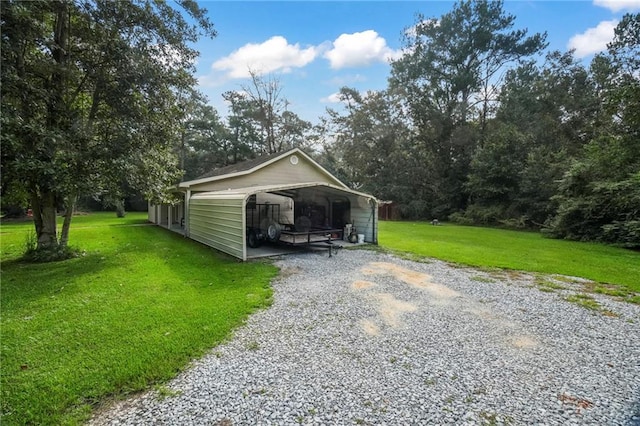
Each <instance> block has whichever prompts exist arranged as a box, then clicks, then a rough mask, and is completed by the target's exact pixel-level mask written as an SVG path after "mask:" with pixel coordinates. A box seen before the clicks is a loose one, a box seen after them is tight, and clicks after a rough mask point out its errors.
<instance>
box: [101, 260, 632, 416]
mask: <svg viewBox="0 0 640 426" xmlns="http://www.w3.org/2000/svg"><path fill="white" fill-rule="evenodd" d="M276 265H277V266H278V267H280V268H281V271H282V273H281V275H280V277H279V278H278V279H277V280H276V281H274V283H273V289H274V300H273V305H272V306H271V307H269V308H268V309H264V310H262V311H259V312H257V313H255V314H254V315H252V316H251V317H250V318H249V319H248V321H247V323H246V324H245V325H244V326H242V327H241V328H239V329H237V330H236V331H235V333H234V335H233V337H232V338H231V339H230V340H228V341H227V342H225V343H224V344H222V345H220V346H218V347H216V348H214V349H213V350H212V351H211V352H210V353H209V354H208V355H206V356H204V357H203V358H201V359H199V360H196V361H194V362H193V365H192V366H191V367H190V368H189V369H187V370H186V371H185V372H183V373H182V374H180V375H179V376H178V377H177V378H175V379H174V380H173V381H171V382H170V383H168V384H167V387H168V388H169V389H170V390H171V391H172V392H175V395H173V394H172V396H169V397H161V396H160V395H159V394H158V393H157V392H156V391H149V392H147V393H144V394H142V395H138V396H136V397H133V398H131V399H129V400H127V401H123V402H120V403H116V404H114V405H113V406H111V407H107V408H105V409H103V410H100V411H99V412H98V413H96V415H95V416H94V417H93V418H92V419H91V421H90V422H89V424H91V425H114V424H117V425H148V424H153V425H217V426H229V425H291V424H305V425H319V424H332V425H333V424H336V425H343V424H344V425H347V424H363V425H405V424H406V425H418V424H456V425H458V424H462V425H481V424H511V425H535V424H540V425H561V424H581V425H605V424H606V425H640V343H639V342H640V306H638V305H633V304H628V303H624V302H620V301H618V300H616V299H614V298H611V297H608V296H604V295H593V298H594V299H595V300H596V301H597V302H598V303H600V305H601V306H602V307H603V309H606V310H608V311H609V312H607V313H606V314H605V311H594V310H589V309H586V308H584V307H581V306H578V305H576V304H574V303H570V302H569V301H567V300H565V298H566V297H567V296H569V295H571V294H576V292H578V291H580V289H581V286H582V284H581V282H580V281H579V280H577V279H576V280H571V282H566V281H567V280H562V281H558V283H559V285H562V287H563V288H560V289H555V288H554V289H553V291H549V290H548V289H546V290H547V291H540V286H539V285H537V284H536V277H534V276H532V275H528V274H524V273H506V272H495V273H490V272H486V271H479V270H476V269H473V268H462V267H459V266H452V265H449V264H447V263H444V262H440V261H435V260H432V261H428V262H414V261H409V260H406V259H401V258H398V257H395V256H392V255H389V254H383V253H378V252H375V251H368V250H342V251H341V252H340V253H339V254H338V255H336V256H334V257H331V258H329V257H328V256H327V254H326V252H309V253H302V254H297V255H289V256H286V257H282V258H280V259H278V260H276Z"/></svg>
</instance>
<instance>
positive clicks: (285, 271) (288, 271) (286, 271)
mask: <svg viewBox="0 0 640 426" xmlns="http://www.w3.org/2000/svg"><path fill="white" fill-rule="evenodd" d="M300 272H302V270H301V269H300V268H297V267H293V268H281V269H280V275H279V276H278V278H279V279H281V280H284V279H285V278H289V277H291V276H293V275H297V274H299V273H300Z"/></svg>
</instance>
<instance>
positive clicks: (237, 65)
mask: <svg viewBox="0 0 640 426" xmlns="http://www.w3.org/2000/svg"><path fill="white" fill-rule="evenodd" d="M318 53H319V52H318V49H317V48H316V47H313V46H311V47H308V48H306V49H303V48H301V47H300V45H299V44H298V43H296V44H289V42H288V41H287V39H286V38H284V37H282V36H274V37H271V38H270V39H269V40H267V41H265V42H263V43H260V44H254V43H248V44H245V45H244V46H242V47H241V48H239V49H238V50H236V51H234V52H232V53H231V54H230V55H229V56H226V57H224V58H222V59H218V60H217V61H215V62H214V63H213V65H211V68H212V69H213V70H214V71H226V72H227V76H228V77H229V78H247V77H249V70H251V71H255V72H257V73H258V74H267V73H270V72H274V71H280V72H285V73H287V72H291V70H292V69H293V68H301V67H304V66H305V65H307V64H308V63H310V62H312V61H313V60H314V59H315V58H316V56H317V55H318Z"/></svg>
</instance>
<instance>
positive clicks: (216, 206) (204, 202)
mask: <svg viewBox="0 0 640 426" xmlns="http://www.w3.org/2000/svg"><path fill="white" fill-rule="evenodd" d="M188 212H189V237H190V238H193V239H194V240H196V241H199V242H201V243H203V244H206V245H208V246H210V247H213V248H215V249H217V250H220V251H222V252H224V253H227V254H230V255H231V256H234V257H237V258H239V259H244V256H245V255H244V235H245V224H244V217H243V200H242V199H206V198H200V199H198V198H193V197H192V198H191V200H190V201H189V209H188Z"/></svg>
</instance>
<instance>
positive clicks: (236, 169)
mask: <svg viewBox="0 0 640 426" xmlns="http://www.w3.org/2000/svg"><path fill="white" fill-rule="evenodd" d="M292 154H297V155H300V156H302V157H304V158H305V159H306V160H308V161H309V162H310V163H311V164H313V166H314V167H316V168H317V169H318V170H319V171H320V172H322V173H324V174H326V175H327V176H328V177H330V178H331V180H333V181H335V182H336V183H337V184H338V186H341V187H343V188H347V189H348V188H349V187H348V186H347V185H345V184H344V183H342V182H341V181H340V180H339V179H338V178H337V177H335V176H333V175H332V174H331V173H329V172H328V171H327V170H326V169H325V168H324V167H322V166H321V165H320V164H318V163H317V162H316V161H315V160H314V159H313V158H311V157H310V156H309V155H308V154H306V153H305V152H304V151H302V150H301V149H300V148H293V149H291V150H289V151H286V152H279V153H275V154H267V155H262V156H260V157H257V158H254V159H252V160H247V161H242V162H240V163H236V164H232V165H229V166H225V167H220V168H218V169H215V170H213V171H211V172H210V173H207V174H205V175H202V176H200V177H198V178H196V179H193V180H189V181H184V182H181V183H180V184H179V185H178V187H179V188H189V187H190V186H192V185H197V184H201V183H206V182H213V181H217V180H223V179H228V178H231V177H237V176H242V175H248V174H251V173H253V172H255V171H257V170H260V169H262V168H264V167H267V166H268V165H270V164H273V163H275V162H276V161H278V160H280V159H282V158H285V157H287V156H289V155H292Z"/></svg>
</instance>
